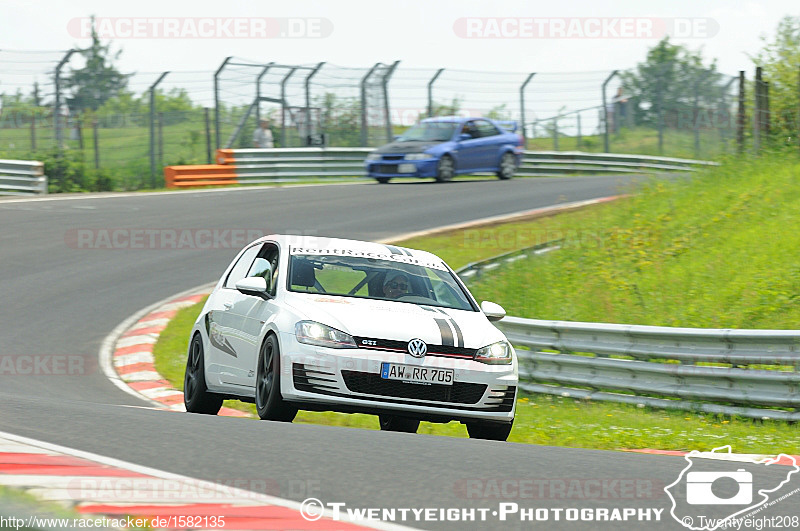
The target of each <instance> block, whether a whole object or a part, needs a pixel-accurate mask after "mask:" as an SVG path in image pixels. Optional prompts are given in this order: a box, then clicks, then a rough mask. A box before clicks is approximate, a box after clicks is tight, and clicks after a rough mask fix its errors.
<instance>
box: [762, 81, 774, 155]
mask: <svg viewBox="0 0 800 531" xmlns="http://www.w3.org/2000/svg"><path fill="white" fill-rule="evenodd" d="M763 94H764V110H763V112H764V138H765V139H766V140H767V141H769V133H770V129H771V127H770V126H771V122H772V115H771V114H770V112H769V81H765V82H764V93H763Z"/></svg>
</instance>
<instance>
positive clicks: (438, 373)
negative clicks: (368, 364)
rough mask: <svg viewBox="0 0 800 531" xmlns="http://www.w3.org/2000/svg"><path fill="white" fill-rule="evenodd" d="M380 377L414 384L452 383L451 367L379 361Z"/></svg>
mask: <svg viewBox="0 0 800 531" xmlns="http://www.w3.org/2000/svg"><path fill="white" fill-rule="evenodd" d="M381 378H383V379H384V380H400V381H403V382H409V383H416V384H427V385H430V384H438V385H453V369H439V368H436V367H416V366H414V365H399V364H397V363H381Z"/></svg>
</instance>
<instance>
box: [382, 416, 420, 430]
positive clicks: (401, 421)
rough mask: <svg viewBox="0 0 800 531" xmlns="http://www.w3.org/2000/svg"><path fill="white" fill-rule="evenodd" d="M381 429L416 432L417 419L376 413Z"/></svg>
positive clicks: (417, 426)
mask: <svg viewBox="0 0 800 531" xmlns="http://www.w3.org/2000/svg"><path fill="white" fill-rule="evenodd" d="M378 420H379V421H380V423H381V431H400V432H403V433H417V429H418V428H419V421H418V420H414V419H409V418H405V417H395V416H394V415H378Z"/></svg>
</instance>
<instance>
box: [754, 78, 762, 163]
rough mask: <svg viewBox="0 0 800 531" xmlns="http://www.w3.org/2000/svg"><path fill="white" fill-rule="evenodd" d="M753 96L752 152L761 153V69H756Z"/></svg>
mask: <svg viewBox="0 0 800 531" xmlns="http://www.w3.org/2000/svg"><path fill="white" fill-rule="evenodd" d="M754 86H755V94H754V95H753V103H754V104H755V109H754V110H753V151H754V152H755V153H758V152H759V151H761V67H760V66H757V67H756V81H755V85H754Z"/></svg>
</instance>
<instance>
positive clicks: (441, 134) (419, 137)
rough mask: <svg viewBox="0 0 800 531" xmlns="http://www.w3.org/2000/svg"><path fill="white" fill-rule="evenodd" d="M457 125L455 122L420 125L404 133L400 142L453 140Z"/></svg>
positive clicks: (399, 139)
mask: <svg viewBox="0 0 800 531" xmlns="http://www.w3.org/2000/svg"><path fill="white" fill-rule="evenodd" d="M456 126H457V124H455V123H453V122H426V123H420V124H417V125H415V126H414V127H412V128H411V129H409V130H408V131H406V132H405V133H403V135H402V136H401V137H400V138H398V141H400V142H445V141H447V140H450V139H451V138H453V132H455V130H456Z"/></svg>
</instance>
